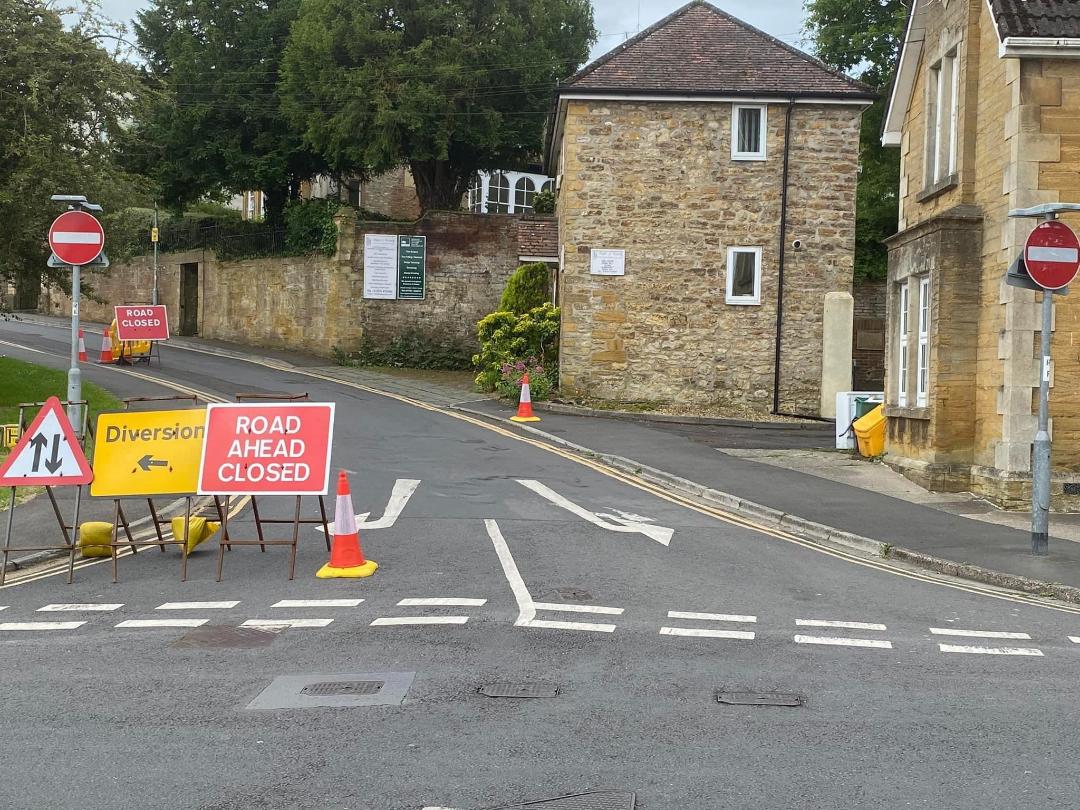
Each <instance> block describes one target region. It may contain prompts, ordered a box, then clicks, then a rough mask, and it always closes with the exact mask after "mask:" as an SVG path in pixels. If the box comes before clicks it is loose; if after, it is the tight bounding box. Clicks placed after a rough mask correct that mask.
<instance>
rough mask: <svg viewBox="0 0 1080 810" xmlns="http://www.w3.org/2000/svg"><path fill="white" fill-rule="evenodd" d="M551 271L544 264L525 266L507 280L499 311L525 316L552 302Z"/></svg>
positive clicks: (534, 263)
mask: <svg viewBox="0 0 1080 810" xmlns="http://www.w3.org/2000/svg"><path fill="white" fill-rule="evenodd" d="M550 286H551V271H550V270H548V266H547V265H546V264H544V263H543V262H533V263H532V264H523V265H521V267H519V268H518V269H517V270H515V271H514V272H513V273H512V274H511V275H510V278H508V279H507V280H506V289H505V290H503V294H502V299H501V300H500V301H499V309H500V310H502V311H504V312H513V313H515V314H517V315H523V314H525V313H526V312H528V311H529V310H532V309H536V307H540V306H543V305H544V304H546V303H547V302H548V301H550V300H551V293H550Z"/></svg>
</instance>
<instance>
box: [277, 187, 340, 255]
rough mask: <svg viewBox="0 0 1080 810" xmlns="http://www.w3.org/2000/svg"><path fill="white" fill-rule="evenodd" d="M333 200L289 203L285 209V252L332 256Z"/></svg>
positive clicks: (334, 236)
mask: <svg viewBox="0 0 1080 810" xmlns="http://www.w3.org/2000/svg"><path fill="white" fill-rule="evenodd" d="M339 206H340V203H339V202H338V201H337V200H290V201H289V202H288V203H287V204H286V205H285V249H286V250H287V251H289V252H290V253H294V254H305V253H321V254H323V255H324V256H332V255H333V253H334V251H335V250H336V249H337V236H338V234H337V226H336V225H335V224H334V214H336V213H337V210H338V207H339Z"/></svg>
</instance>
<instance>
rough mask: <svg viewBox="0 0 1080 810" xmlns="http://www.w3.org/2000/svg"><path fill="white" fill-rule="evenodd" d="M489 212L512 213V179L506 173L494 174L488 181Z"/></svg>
mask: <svg viewBox="0 0 1080 810" xmlns="http://www.w3.org/2000/svg"><path fill="white" fill-rule="evenodd" d="M487 203H488V204H487V212H488V213H489V214H508V213H510V181H509V180H507V179H506V175H505V174H502V173H501V172H500V173H499V174H493V175H491V180H489V181H488V198H487Z"/></svg>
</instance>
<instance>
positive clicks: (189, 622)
mask: <svg viewBox="0 0 1080 810" xmlns="http://www.w3.org/2000/svg"><path fill="white" fill-rule="evenodd" d="M208 621H210V620H209V619H125V620H124V621H122V622H120V623H119V624H118V625H116V626H117V627H144V628H145V627H202V626H203V625H204V624H206V623H207V622H208Z"/></svg>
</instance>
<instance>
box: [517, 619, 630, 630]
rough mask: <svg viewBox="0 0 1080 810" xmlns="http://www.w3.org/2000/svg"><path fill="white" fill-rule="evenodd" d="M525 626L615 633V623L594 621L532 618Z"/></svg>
mask: <svg viewBox="0 0 1080 810" xmlns="http://www.w3.org/2000/svg"><path fill="white" fill-rule="evenodd" d="M524 626H525V627H540V628H546V629H548V630H588V631H590V632H593V633H613V632H614V631H615V625H613V624H593V623H592V622H553V621H547V620H546V619H532V620H530V621H529V623H528V624H526V625H524Z"/></svg>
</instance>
